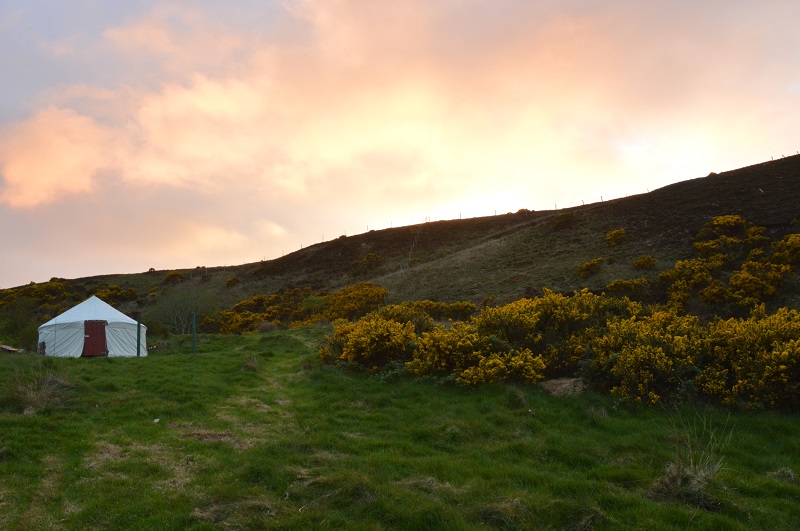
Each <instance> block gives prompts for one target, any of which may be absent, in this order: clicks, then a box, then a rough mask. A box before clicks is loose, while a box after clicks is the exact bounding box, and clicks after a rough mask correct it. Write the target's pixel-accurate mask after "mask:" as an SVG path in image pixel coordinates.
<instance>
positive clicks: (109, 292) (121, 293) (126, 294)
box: [94, 286, 137, 304]
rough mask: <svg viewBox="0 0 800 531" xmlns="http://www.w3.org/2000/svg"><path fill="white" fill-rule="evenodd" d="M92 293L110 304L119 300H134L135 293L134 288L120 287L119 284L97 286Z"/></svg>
mask: <svg viewBox="0 0 800 531" xmlns="http://www.w3.org/2000/svg"><path fill="white" fill-rule="evenodd" d="M94 294H95V295H96V296H97V297H98V298H100V299H102V300H104V301H106V302H108V303H110V304H118V303H120V302H125V301H134V300H136V297H137V293H136V290H135V289H133V288H128V289H125V288H121V287H119V286H107V287H104V288H98V289H97V290H95V292H94Z"/></svg>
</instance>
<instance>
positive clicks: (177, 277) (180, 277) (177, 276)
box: [163, 271, 186, 284]
mask: <svg viewBox="0 0 800 531" xmlns="http://www.w3.org/2000/svg"><path fill="white" fill-rule="evenodd" d="M184 280H186V275H184V274H183V273H181V272H180V271H170V272H169V273H167V274H166V276H165V277H164V280H163V282H164V284H177V283H178V282H183V281H184Z"/></svg>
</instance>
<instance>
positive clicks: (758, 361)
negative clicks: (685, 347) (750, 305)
mask: <svg viewBox="0 0 800 531" xmlns="http://www.w3.org/2000/svg"><path fill="white" fill-rule="evenodd" d="M798 337H800V312H797V311H796V310H789V309H787V308H781V309H779V310H778V311H777V312H775V313H774V314H772V315H766V314H765V313H764V311H763V305H762V306H761V307H759V308H757V309H756V311H754V312H753V314H752V315H751V317H749V318H747V319H728V320H725V321H722V320H719V321H715V322H712V323H710V324H709V325H708V340H707V341H708V344H707V346H706V347H705V350H706V351H707V352H708V354H707V357H706V359H705V360H704V361H703V362H702V363H701V364H699V365H700V366H701V368H702V372H701V374H700V375H699V376H698V378H697V380H698V384H699V386H700V388H701V389H702V390H703V392H704V393H705V394H707V395H708V396H710V397H712V398H716V399H719V400H721V401H722V403H723V404H728V405H734V404H741V405H744V406H746V407H748V408H761V407H765V406H771V407H786V408H792V407H796V405H797V403H798V401H800V341H799V340H798Z"/></svg>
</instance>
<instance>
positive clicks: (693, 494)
mask: <svg viewBox="0 0 800 531" xmlns="http://www.w3.org/2000/svg"><path fill="white" fill-rule="evenodd" d="M671 420H672V435H673V440H674V441H675V457H674V459H673V460H672V461H671V462H670V463H669V464H667V466H666V467H665V469H664V474H663V475H661V476H660V477H659V478H658V479H657V480H656V482H655V483H654V484H653V486H652V487H651V488H650V491H649V494H650V495H651V496H653V497H658V498H669V499H674V500H679V501H682V502H685V503H688V504H690V505H693V506H695V507H699V508H702V509H706V510H715V509H718V508H719V506H720V504H719V502H718V501H717V500H715V499H714V498H713V496H711V490H712V487H713V486H714V484H715V482H716V479H717V474H719V472H720V471H721V470H722V468H723V462H724V458H723V457H722V455H721V454H722V452H723V451H724V449H725V447H726V446H727V445H728V443H729V442H730V440H731V437H732V434H733V432H732V431H730V430H727V422H726V423H725V425H724V426H723V427H722V428H721V429H717V428H714V427H712V425H711V421H710V419H708V418H705V417H700V416H699V415H697V416H695V417H694V418H693V419H692V420H687V419H684V418H681V417H680V416H673V417H672V418H671Z"/></svg>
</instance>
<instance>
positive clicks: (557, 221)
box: [553, 212, 577, 230]
mask: <svg viewBox="0 0 800 531" xmlns="http://www.w3.org/2000/svg"><path fill="white" fill-rule="evenodd" d="M576 224H577V219H575V214H573V213H572V212H560V213H558V214H556V217H555V218H554V219H553V228H554V229H555V230H565V229H571V228H572V227H574V226H575V225H576Z"/></svg>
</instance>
